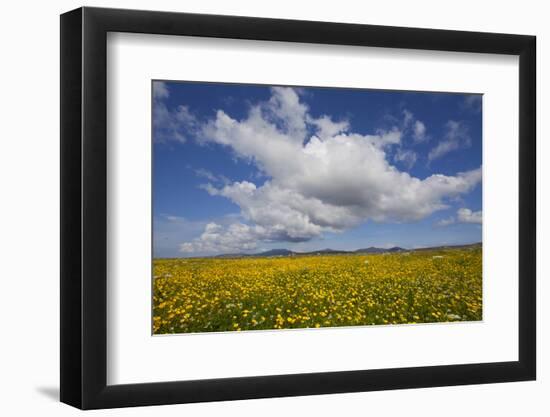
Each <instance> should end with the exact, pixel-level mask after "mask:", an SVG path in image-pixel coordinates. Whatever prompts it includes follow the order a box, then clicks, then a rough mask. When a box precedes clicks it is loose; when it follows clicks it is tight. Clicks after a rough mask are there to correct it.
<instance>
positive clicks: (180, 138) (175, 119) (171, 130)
mask: <svg viewBox="0 0 550 417" xmlns="http://www.w3.org/2000/svg"><path fill="white" fill-rule="evenodd" d="M169 96H170V91H169V90H168V87H167V86H166V84H165V83H164V82H162V81H155V82H153V141H154V142H157V143H166V142H169V141H176V142H180V143H184V142H185V141H186V140H187V136H189V135H193V134H194V132H195V131H196V129H197V126H198V121H197V119H196V117H195V116H194V115H193V114H191V112H190V111H189V107H188V106H184V105H179V106H176V108H175V109H173V110H170V109H169V108H168V107H167V106H166V103H165V99H166V98H168V97H169Z"/></svg>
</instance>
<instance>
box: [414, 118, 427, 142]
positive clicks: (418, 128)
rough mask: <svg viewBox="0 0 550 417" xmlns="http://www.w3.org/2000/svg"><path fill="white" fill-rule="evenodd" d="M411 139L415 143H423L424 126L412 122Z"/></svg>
mask: <svg viewBox="0 0 550 417" xmlns="http://www.w3.org/2000/svg"><path fill="white" fill-rule="evenodd" d="M413 138H414V141H415V142H416V143H419V142H424V140H426V125H425V124H424V123H422V122H421V121H420V120H416V121H415V122H414V127H413Z"/></svg>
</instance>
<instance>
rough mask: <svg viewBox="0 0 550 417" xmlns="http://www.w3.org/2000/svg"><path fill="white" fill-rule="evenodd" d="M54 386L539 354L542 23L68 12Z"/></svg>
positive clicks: (131, 401)
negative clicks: (411, 24)
mask: <svg viewBox="0 0 550 417" xmlns="http://www.w3.org/2000/svg"><path fill="white" fill-rule="evenodd" d="M61 101H62V105H61V113H62V120H61V163H62V166H61V191H62V201H61V203H62V204H61V207H62V212H61V220H62V221H61V224H62V225H61V227H62V229H61V238H62V247H61V266H62V268H61V400H62V401H63V402H65V403H67V404H70V405H73V406H76V407H79V408H83V409H91V408H111V407H124V406H138V405H155V404H173V403H186V402H199V401H216V400H232V399H246V398H263V397H276V396H295V395H312V394H324V393H339V392H352V391H370V390H386V389H398V388H420V387H433V386H445V385H461V384H479V383H492V382H506V381H523V380H532V379H535V374H536V351H535V345H536V343H535V340H536V339H535V337H536V335H535V328H536V317H535V298H536V297H535V248H536V239H535V228H536V225H535V217H536V216H535V214H536V211H535V210H536V208H535V207H536V206H535V200H536V195H535V153H536V149H535V103H536V99H535V38H534V37H532V36H524V35H508V34H489V33H474V32H457V31H444V30H430V29H413V28H396V27H383V26H371V25H355V24H353V25H352V24H339V23H326V22H307V21H290V20H276V19H260V18H250V17H233V16H212V15H196V14H184V13H167V12H149V11H134V10H115V9H98V8H81V9H78V10H74V11H71V12H68V13H66V14H64V15H62V16H61Z"/></svg>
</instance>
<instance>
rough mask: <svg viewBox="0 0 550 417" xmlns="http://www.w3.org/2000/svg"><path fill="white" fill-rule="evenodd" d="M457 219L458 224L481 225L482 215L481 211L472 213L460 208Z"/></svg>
mask: <svg viewBox="0 0 550 417" xmlns="http://www.w3.org/2000/svg"><path fill="white" fill-rule="evenodd" d="M456 214H457V218H458V221H459V222H460V223H475V224H481V223H482V220H483V215H482V214H483V213H482V211H481V210H479V211H472V210H470V209H468V208H461V209H458V211H457V213H456Z"/></svg>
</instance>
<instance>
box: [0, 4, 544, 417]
mask: <svg viewBox="0 0 550 417" xmlns="http://www.w3.org/2000/svg"><path fill="white" fill-rule="evenodd" d="M81 5H82V3H80V2H78V1H72V0H59V1H57V2H55V3H53V2H38V1H27V2H18V3H16V2H9V3H6V4H4V5H3V8H2V18H1V20H0V31H1V36H0V42H1V56H2V63H1V64H0V72H1V78H0V79H1V80H2V81H3V84H2V88H1V89H0V115H1V116H0V121H1V123H0V128H1V130H0V131H1V144H2V145H1V152H0V181H1V182H0V186H1V189H2V194H1V195H2V200H1V203H0V245H1V247H0V253H1V254H2V257H1V258H0V261H1V262H2V268H1V271H2V272H1V277H0V280H1V282H2V284H3V285H2V287H1V290H0V297H1V301H0V317H1V323H2V333H3V334H2V343H1V344H0V392H1V397H2V400H1V401H0V410H1V411H2V414H4V415H10V416H11V415H33V414H37V413H40V414H42V415H59V416H66V415H76V414H77V413H78V411H76V410H75V409H72V408H71V407H68V406H66V405H63V404H60V403H58V402H57V396H58V391H59V388H58V379H59V371H58V368H59V361H58V348H59V343H58V340H59V325H58V311H59V279H58V277H59V249H58V247H59V221H58V217H59V215H58V212H59V186H58V183H59V17H58V15H59V14H60V13H62V12H64V11H67V10H70V9H73V8H76V7H79V6H81ZM86 5H89V6H103V7H123V8H139V9H158V10H169V11H182V12H183V11H186V12H198V13H216V14H239V15H250V16H264V17H280V18H293V19H308V20H326V21H341V22H353V23H371V24H380V25H395V26H416V27H430V28H441V29H461V30H475V31H493V32H509V33H523V34H534V35H537V37H538V88H537V93H538V120H539V122H538V138H539V148H538V163H539V180H538V181H539V182H538V184H539V185H538V192H539V201H538V209H539V223H538V236H539V249H538V256H539V260H540V261H539V265H538V271H539V272H538V277H539V278H538V279H539V284H538V300H539V303H538V313H539V321H538V322H539V326H538V330H539V366H538V373H539V378H538V381H537V382H527V383H508V384H497V385H482V386H467V387H451V388H432V389H421V390H404V391H388V392H377V393H359V394H344V395H325V396H313V397H298V398H283V399H270V400H254V401H236V402H229V403H209V404H193V405H179V406H165V407H145V408H139V409H121V410H109V411H99V412H94V415H102V416H103V415H115V414H116V415H128V416H130V415H131V416H135V415H138V416H148V415H155V416H169V415H181V414H182V413H186V415H190V416H218V415H224V416H233V415H234V416H237V415H238V416H249V415H250V416H256V415H262V416H279V415H285V414H287V415H309V414H311V415H320V416H325V415H326V416H329V415H335V414H343V415H364V414H366V413H368V414H370V415H375V416H377V415H388V416H391V415H403V414H406V415H410V416H415V415H422V416H440V415H446V416H461V417H462V416H465V415H480V416H482V415H499V416H508V415H510V416H511V415H519V414H524V415H529V416H543V415H548V412H549V411H550V403H549V402H548V399H547V392H550V382H549V379H550V365H549V363H550V361H549V360H548V359H547V355H546V353H547V352H548V351H549V344H550V326H548V325H547V323H546V321H547V320H548V319H549V318H550V303H548V302H546V303H545V302H544V300H545V299H546V298H547V297H550V284H549V281H548V279H550V278H549V275H550V267H549V266H548V264H547V263H545V262H544V259H543V257H544V255H545V254H546V253H547V252H548V251H549V250H550V222H549V221H548V218H546V219H545V218H543V216H542V215H541V213H543V212H545V211H546V212H548V211H549V210H550V192H549V191H548V189H546V190H543V188H544V186H545V184H546V183H547V181H548V180H549V179H550V168H549V166H548V165H546V166H545V167H544V166H542V163H543V161H545V160H546V158H545V157H550V147H549V146H548V145H547V144H546V143H543V140H542V138H543V137H544V136H545V134H546V135H548V134H549V133H550V132H549V126H550V125H549V124H548V122H547V120H543V115H544V114H545V112H544V110H545V109H546V108H545V104H546V102H547V98H548V97H550V87H549V86H550V83H549V82H548V81H547V80H546V79H545V77H544V72H545V71H546V73H547V74H548V73H549V70H548V62H549V59H550V48H549V47H548V43H549V42H550V26H548V24H547V18H546V16H547V15H548V11H547V10H544V6H545V3H544V2H541V1H536V0H523V1H521V2H518V1H513V2H511V1H502V0H501V1H486V2H479V1H476V0H462V1H461V2H442V1H437V0H434V1H429V0H425V1H423V0H417V1H407V0H399V1H392V2H390V1H388V2H371V3H367V2H358V1H353V0H339V1H338V2H325V3H321V2H320V1H315V2H309V3H308V2H305V1H304V2H301V3H300V2H297V1H296V0H279V1H277V2H274V1H272V2H259V1H254V0H232V1H230V2H228V1H223V0H201V1H195V2H181V1H177V0H157V1H154V2H153V1H145V0H124V1H118V2H115V1H94V0H88V1H87V2H86ZM544 394H546V395H544Z"/></svg>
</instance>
